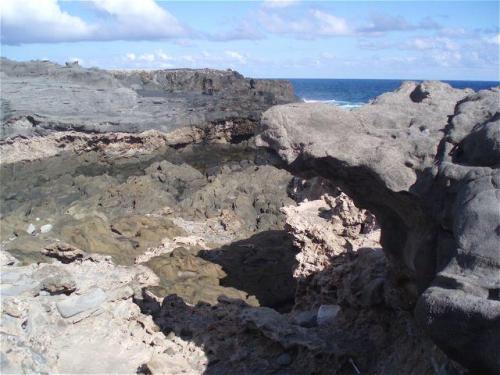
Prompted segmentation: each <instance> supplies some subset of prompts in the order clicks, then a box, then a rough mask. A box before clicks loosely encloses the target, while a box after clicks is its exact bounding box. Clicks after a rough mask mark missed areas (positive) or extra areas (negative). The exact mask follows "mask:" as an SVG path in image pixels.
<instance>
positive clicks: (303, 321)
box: [294, 310, 318, 328]
mask: <svg viewBox="0 0 500 375" xmlns="http://www.w3.org/2000/svg"><path fill="white" fill-rule="evenodd" d="M317 315H318V313H317V311H315V310H309V311H301V312H299V313H298V314H296V315H295V316H294V321H295V323H297V324H298V325H299V326H302V327H306V328H309V327H314V326H315V325H317Z"/></svg>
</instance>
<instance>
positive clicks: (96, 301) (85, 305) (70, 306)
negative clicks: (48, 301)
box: [57, 288, 106, 318]
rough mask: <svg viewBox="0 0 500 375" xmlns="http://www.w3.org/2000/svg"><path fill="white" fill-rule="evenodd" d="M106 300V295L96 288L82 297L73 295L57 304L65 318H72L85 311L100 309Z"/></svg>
mask: <svg viewBox="0 0 500 375" xmlns="http://www.w3.org/2000/svg"><path fill="white" fill-rule="evenodd" d="M105 300H106V293H104V292H103V291H102V289H99V288H95V289H93V290H90V291H89V292H87V293H85V294H82V295H72V296H70V297H67V298H66V299H64V300H63V301H61V302H58V303H57V310H59V313H60V314H61V316H62V317H63V318H70V317H72V316H73V315H76V314H79V313H81V312H83V311H87V310H92V309H96V308H98V307H99V306H100V305H101V303H103V302H104V301H105Z"/></svg>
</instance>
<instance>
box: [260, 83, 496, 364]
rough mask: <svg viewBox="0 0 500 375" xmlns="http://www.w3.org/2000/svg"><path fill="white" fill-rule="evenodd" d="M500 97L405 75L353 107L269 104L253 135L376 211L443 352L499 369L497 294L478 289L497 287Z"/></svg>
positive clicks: (387, 247) (297, 168)
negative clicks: (402, 80)
mask: <svg viewBox="0 0 500 375" xmlns="http://www.w3.org/2000/svg"><path fill="white" fill-rule="evenodd" d="M422 93H425V95H421V94H422ZM499 96H500V94H499V90H498V89H491V90H484V91H481V92H479V93H472V92H471V91H469V90H456V89H452V88H451V87H450V86H449V85H446V84H444V83H439V82H424V83H421V84H417V83H411V82H409V83H405V84H404V85H402V87H401V88H400V89H399V90H397V91H396V92H394V93H387V94H384V95H382V96H380V97H379V98H377V99H376V100H374V101H373V103H372V104H369V105H366V106H364V107H362V108H360V109H359V110H355V111H351V112H346V111H343V110H341V109H339V108H335V107H333V106H327V105H321V104H291V105H286V106H276V107H273V108H271V109H270V110H268V111H267V112H266V113H265V114H264V115H263V121H262V122H263V129H264V133H263V134H262V136H261V138H260V142H261V144H262V145H266V146H267V147H270V148H271V149H273V150H275V151H276V152H277V153H278V154H279V155H280V156H281V158H282V159H283V160H284V161H285V162H286V163H287V164H288V165H289V168H290V169H291V170H292V171H293V172H294V173H297V174H307V175H309V176H310V175H311V174H317V175H320V176H322V177H323V178H326V179H328V180H330V181H331V182H332V183H334V184H336V185H338V186H340V187H341V188H342V190H343V191H345V192H346V193H347V194H349V196H351V197H352V198H353V199H354V201H355V203H356V204H358V205H359V206H360V207H364V208H367V209H369V210H370V211H371V212H373V213H374V214H375V215H376V217H377V219H378V220H379V222H380V225H381V228H382V235H381V244H382V246H383V248H384V252H385V253H386V254H387V256H388V258H389V260H390V262H391V264H393V265H394V268H393V274H395V275H397V276H396V277H397V278H398V279H399V280H400V281H399V283H400V285H404V284H407V286H406V289H407V291H408V292H410V293H412V294H413V298H412V299H413V301H414V302H415V301H417V300H418V304H417V310H416V316H417V318H418V320H419V321H420V322H422V323H423V324H424V325H425V326H427V328H428V329H429V334H430V335H431V337H433V339H434V340H435V342H436V343H437V344H438V345H439V346H440V347H441V348H443V349H444V350H445V351H446V352H447V353H448V354H449V355H451V356H452V357H453V358H455V359H457V360H458V361H460V362H461V363H463V364H465V365H466V366H469V367H470V368H471V369H473V370H475V371H489V372H498V371H499V370H500V368H499V365H500V364H499V362H498V351H497V350H496V348H497V347H499V346H500V342H499V341H498V340H499V338H500V335H498V334H492V332H500V326H499V322H500V319H499V315H498V314H499V313H500V302H499V301H498V300H496V299H495V298H488V296H487V295H490V292H489V291H490V290H496V289H497V288H498V285H500V272H499V271H500V267H499V264H500V263H499V254H498V244H499V237H498V236H499V233H498V230H496V229H495V228H497V227H498V223H499V221H500V215H499V214H498V212H499V211H498V209H497V208H498V206H499V204H500V202H499V200H498V186H499V184H498V183H497V182H496V181H497V179H498V160H495V159H497V158H496V156H497V144H498V132H497V130H496V129H497V127H498V113H499V102H500V100H499ZM468 137H470V138H468ZM479 144H481V147H484V148H483V149H481V147H478V146H476V145H479ZM412 289H413V292H412V291H411V290H412ZM491 295H495V294H494V293H492V294H491ZM410 300H411V299H410ZM452 333H453V334H452Z"/></svg>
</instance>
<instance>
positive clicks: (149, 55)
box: [137, 53, 155, 62]
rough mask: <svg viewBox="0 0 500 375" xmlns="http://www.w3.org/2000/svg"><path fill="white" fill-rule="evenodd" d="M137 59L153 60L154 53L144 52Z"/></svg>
mask: <svg viewBox="0 0 500 375" xmlns="http://www.w3.org/2000/svg"><path fill="white" fill-rule="evenodd" d="M137 60H139V61H146V62H153V61H155V55H154V54H153V53H144V54H142V55H140V56H139V57H138V58H137Z"/></svg>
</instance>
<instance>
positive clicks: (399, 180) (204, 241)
mask: <svg viewBox="0 0 500 375" xmlns="http://www.w3.org/2000/svg"><path fill="white" fill-rule="evenodd" d="M0 77H1V80H2V113H1V115H2V131H1V139H0V155H1V160H0V179H1V183H2V189H1V191H0V201H1V208H2V209H1V218H0V223H1V225H0V235H1V249H0V255H1V267H2V277H1V279H2V283H1V297H2V298H1V305H2V310H1V322H2V323H1V332H0V337H1V340H2V348H1V353H0V354H1V369H2V372H3V373H142V374H180V373H189V374H191V373H192V374H201V373H205V374H234V373H241V374H256V373H263V374H264V373H277V374H305V373H318V374H332V373H335V374H361V373H381V374H393V373H394V374H395V373H418V374H466V373H468V371H472V372H478V371H481V372H484V373H496V372H498V371H500V362H499V358H500V355H499V353H498V349H497V348H498V347H500V342H499V341H498V340H499V337H500V335H499V334H498V333H500V326H499V322H500V298H499V295H498V291H499V289H500V272H499V271H500V263H499V262H500V254H499V253H498V244H499V243H500V242H499V238H498V236H499V233H498V230H497V229H496V228H497V227H498V225H499V223H500V212H499V210H498V207H500V201H499V198H498V191H499V190H498V186H499V185H500V182H499V181H498V179H499V176H498V165H499V161H500V146H499V145H500V120H499V113H500V108H499V107H500V103H499V100H500V91H499V90H498V89H492V90H485V91H480V92H478V93H475V92H473V91H472V90H457V89H453V88H451V87H450V86H449V85H447V84H444V83H441V82H424V83H414V82H407V83H405V84H403V86H402V87H401V88H400V89H398V90H397V91H395V92H393V93H387V94H384V95H382V96H380V97H378V98H377V99H376V100H374V101H373V102H372V103H370V104H368V105H365V106H363V107H361V108H359V109H356V110H353V111H345V110H342V109H339V108H336V107H333V106H329V105H322V104H313V103H299V102H298V98H297V97H296V96H295V95H294V93H293V89H292V87H291V85H290V83H288V82H286V81H273V80H254V79H247V78H245V77H243V76H241V75H240V74H239V73H237V72H234V71H230V70H228V71H216V70H209V69H205V70H189V69H176V70H158V71H148V72H145V71H131V72H121V71H120V72H119V71H104V70H100V69H85V68H82V67H80V66H78V65H77V64H67V65H66V66H61V65H57V64H54V63H51V62H40V61H37V62H27V63H19V62H15V61H10V60H6V59H2V60H1V69H0ZM495 210H496V211H495ZM88 358H94V360H93V361H91V362H92V363H89V361H88Z"/></svg>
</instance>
